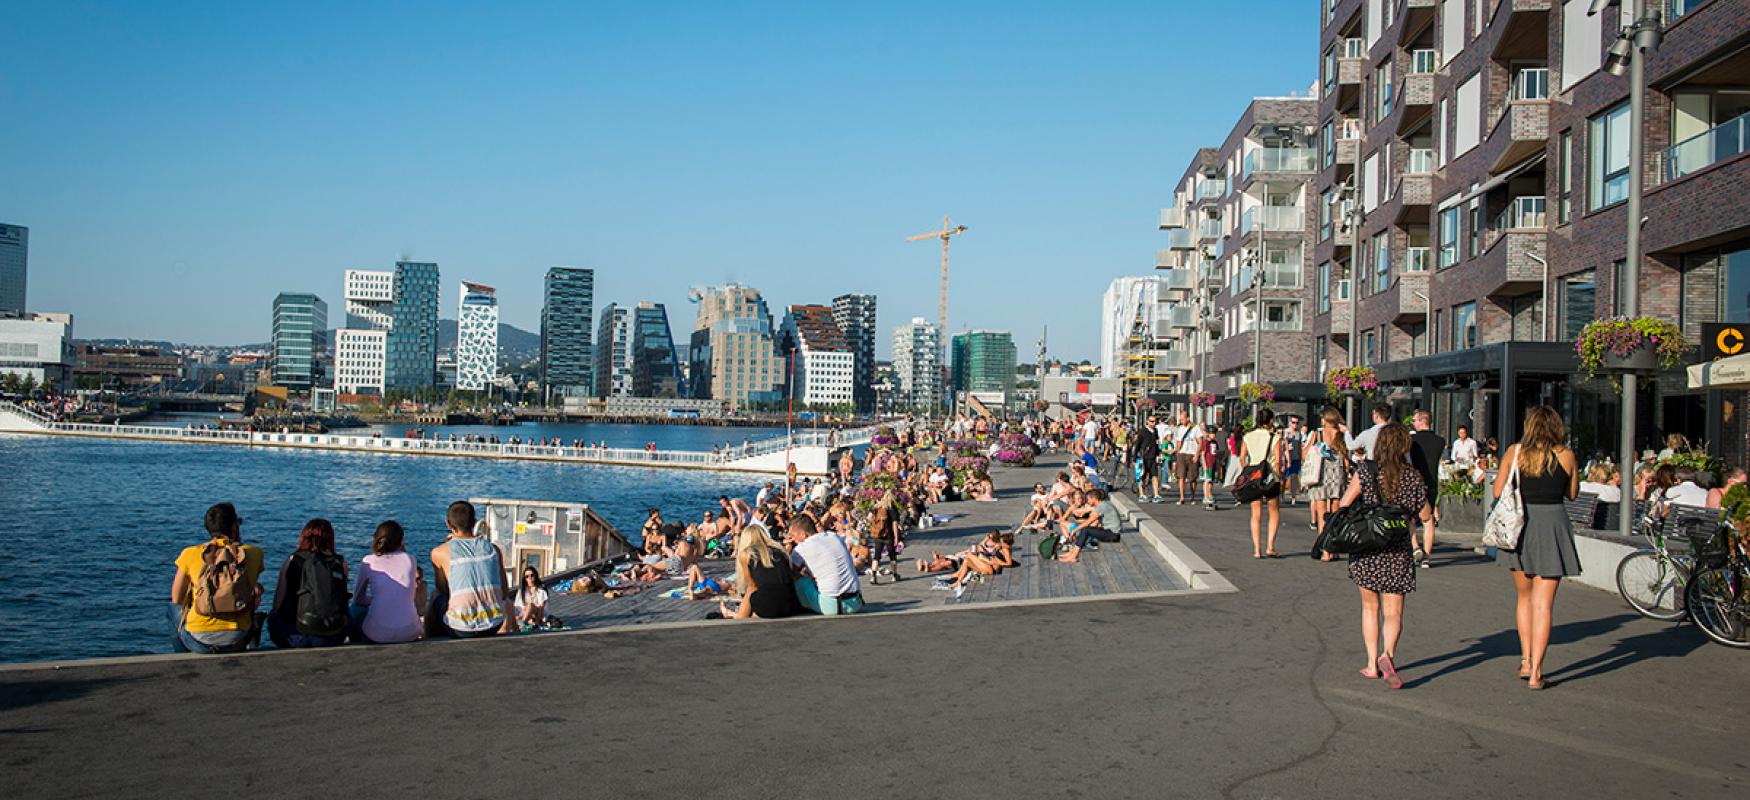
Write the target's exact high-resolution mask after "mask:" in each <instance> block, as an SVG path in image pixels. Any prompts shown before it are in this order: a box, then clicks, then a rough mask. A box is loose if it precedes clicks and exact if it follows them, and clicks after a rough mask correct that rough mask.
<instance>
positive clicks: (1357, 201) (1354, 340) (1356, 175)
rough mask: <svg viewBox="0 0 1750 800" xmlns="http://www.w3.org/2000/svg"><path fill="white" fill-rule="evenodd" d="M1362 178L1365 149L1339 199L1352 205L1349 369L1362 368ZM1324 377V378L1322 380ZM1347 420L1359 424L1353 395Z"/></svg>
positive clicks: (1347, 215) (1348, 215) (1348, 219)
mask: <svg viewBox="0 0 1750 800" xmlns="http://www.w3.org/2000/svg"><path fill="white" fill-rule="evenodd" d="M1360 176H1361V149H1360V148H1356V150H1355V171H1354V172H1351V173H1350V174H1349V180H1348V181H1347V182H1346V183H1344V184H1343V185H1342V187H1340V190H1339V192H1338V195H1337V197H1338V199H1340V200H1342V201H1343V202H1345V203H1347V204H1348V207H1347V208H1345V209H1344V210H1343V223H1342V224H1343V227H1344V228H1347V229H1348V231H1349V272H1348V274H1349V278H1348V281H1349V296H1348V297H1347V298H1344V302H1346V303H1348V304H1349V347H1348V350H1349V366H1351V367H1358V366H1361V341H1360V339H1361V313H1360V312H1361V308H1360V305H1361V304H1360V303H1359V302H1358V301H1357V300H1356V297H1357V295H1358V293H1359V292H1360V287H1359V286H1358V285H1357V282H1356V278H1357V272H1358V271H1359V269H1358V267H1357V264H1356V262H1358V261H1360V260H1361V192H1360V191H1358V190H1357V187H1358V186H1359V185H1360ZM1323 377H1324V376H1322V375H1321V376H1320V378H1321V379H1322V378H1323ZM1346 416H1347V417H1348V419H1349V424H1351V425H1354V424H1356V421H1355V395H1354V394H1353V393H1351V394H1350V395H1349V402H1348V411H1347V412H1346Z"/></svg>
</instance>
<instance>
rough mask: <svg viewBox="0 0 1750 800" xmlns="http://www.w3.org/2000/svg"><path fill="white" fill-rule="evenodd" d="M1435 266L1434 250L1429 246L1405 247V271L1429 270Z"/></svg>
mask: <svg viewBox="0 0 1750 800" xmlns="http://www.w3.org/2000/svg"><path fill="white" fill-rule="evenodd" d="M1433 266H1434V252H1433V250H1432V249H1430V248H1428V247H1406V248H1404V272H1406V273H1410V272H1427V271H1428V270H1429V269H1431V268H1433Z"/></svg>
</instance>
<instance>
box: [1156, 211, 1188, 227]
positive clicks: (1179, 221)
mask: <svg viewBox="0 0 1750 800" xmlns="http://www.w3.org/2000/svg"><path fill="white" fill-rule="evenodd" d="M1183 227H1185V209H1184V208H1183V207H1182V206H1171V207H1168V208H1163V209H1161V230H1163V231H1167V230H1172V229H1174V228H1183Z"/></svg>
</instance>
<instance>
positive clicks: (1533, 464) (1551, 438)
mask: <svg viewBox="0 0 1750 800" xmlns="http://www.w3.org/2000/svg"><path fill="white" fill-rule="evenodd" d="M1567 440H1568V430H1567V427H1566V426H1564V425H1562V417H1561V415H1560V414H1557V413H1556V410H1555V409H1553V408H1550V407H1549V406H1537V407H1535V408H1533V409H1531V411H1530V413H1527V414H1526V415H1525V434H1524V435H1523V436H1521V437H1519V471H1520V472H1521V473H1523V474H1526V475H1530V476H1532V477H1534V478H1537V477H1542V476H1544V475H1547V474H1549V471H1550V465H1551V464H1555V463H1556V449H1557V448H1559V447H1561V446H1562V443H1563V442H1565V441H1567Z"/></svg>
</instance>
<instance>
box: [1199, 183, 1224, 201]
mask: <svg viewBox="0 0 1750 800" xmlns="http://www.w3.org/2000/svg"><path fill="white" fill-rule="evenodd" d="M1196 196H1197V199H1198V200H1220V199H1221V198H1223V197H1225V196H1227V179H1226V178H1205V179H1204V180H1201V181H1198V182H1197V195H1196Z"/></svg>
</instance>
